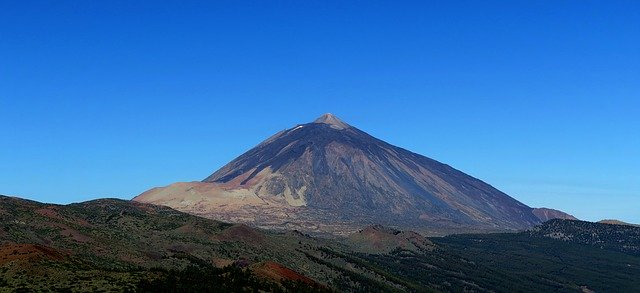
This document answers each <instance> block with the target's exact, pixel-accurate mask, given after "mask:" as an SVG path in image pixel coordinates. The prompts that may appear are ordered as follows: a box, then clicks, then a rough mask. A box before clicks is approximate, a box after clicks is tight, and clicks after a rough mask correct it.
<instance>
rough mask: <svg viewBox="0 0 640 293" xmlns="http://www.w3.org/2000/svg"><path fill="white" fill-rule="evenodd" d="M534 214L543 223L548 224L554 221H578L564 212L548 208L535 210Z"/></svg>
mask: <svg viewBox="0 0 640 293" xmlns="http://www.w3.org/2000/svg"><path fill="white" fill-rule="evenodd" d="M533 214H534V215H535V216H536V217H538V219H539V220H540V221H541V222H546V221H549V220H552V219H563V220H577V218H576V217H574V216H572V215H569V214H567V213H565V212H563V211H559V210H554V209H548V208H534V209H533Z"/></svg>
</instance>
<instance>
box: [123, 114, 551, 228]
mask: <svg viewBox="0 0 640 293" xmlns="http://www.w3.org/2000/svg"><path fill="white" fill-rule="evenodd" d="M133 200H135V201H140V202H146V203H153V204H161V205H167V206H170V207H173V208H175V209H178V210H181V211H185V212H189V213H192V214H196V215H202V216H205V217H209V218H213V219H218V220H225V221H232V222H243V223H249V224H251V225H253V226H257V227H265V228H284V229H298V230H301V231H305V232H329V233H333V234H348V233H351V232H355V231H358V230H360V229H361V228H362V227H364V226H369V225H372V224H382V225H385V226H395V227H399V228H409V229H417V230H420V231H421V232H423V233H437V232H442V231H445V232H460V231H481V230H486V231H492V230H521V229H526V228H529V227H532V226H533V225H535V224H537V223H540V222H541V220H540V219H539V218H538V217H537V216H536V215H535V214H534V213H533V209H532V208H530V207H528V206H526V205H525V204H523V203H521V202H519V201H517V200H515V199H513V198H511V197H510V196H508V195H507V194H505V193H503V192H501V191H499V190H497V189H496V188H494V187H492V186H491V185H489V184H487V183H485V182H483V181H481V180H479V179H476V178H474V177H471V176H469V175H467V174H465V173H463V172H461V171H459V170H456V169H454V168H453V167H451V166H449V165H446V164H443V163H440V162H438V161H435V160H433V159H430V158H427V157H425V156H422V155H419V154H416V153H413V152H410V151H408V150H405V149H403V148H400V147H396V146H393V145H391V144H389V143H386V142H384V141H382V140H380V139H377V138H375V137H373V136H371V135H369V134H367V133H365V132H363V131H361V130H359V129H357V128H355V127H353V126H351V125H349V124H347V123H346V122H344V121H342V120H340V119H339V118H337V117H336V116H334V115H331V114H325V115H322V116H321V117H319V118H318V119H316V120H315V121H313V122H312V123H306V124H301V125H297V126H295V127H293V128H290V129H287V130H283V131H280V132H278V133H276V134H275V135H273V136H272V137H270V138H268V139H267V140H265V141H263V142H262V143H260V144H258V145H257V146H256V147H254V148H253V149H251V150H249V151H247V152H246V153H244V154H242V155H241V156H239V157H238V158H236V159H234V160H233V161H231V162H230V163H228V164H227V165H225V166H224V167H222V168H221V169H219V170H218V171H216V172H214V173H213V174H211V175H210V176H208V177H207V178H206V179H204V181H202V182H185V183H176V184H173V185H170V186H167V187H162V188H154V189H152V190H149V191H147V192H144V193H143V194H141V195H139V196H137V197H135V198H134V199H133Z"/></svg>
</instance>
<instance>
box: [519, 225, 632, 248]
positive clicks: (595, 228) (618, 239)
mask: <svg viewBox="0 0 640 293" xmlns="http://www.w3.org/2000/svg"><path fill="white" fill-rule="evenodd" d="M530 233H531V235H535V236H541V237H548V238H553V239H558V240H562V241H566V242H572V243H579V244H586V245H591V246H594V247H598V248H602V249H608V250H614V251H620V252H624V253H629V254H633V255H637V256H640V227H636V226H631V225H612V224H603V223H592V222H585V221H575V220H560V219H555V220H550V221H547V222H545V223H543V224H542V225H540V226H537V227H535V228H533V229H532V230H531V232H530Z"/></svg>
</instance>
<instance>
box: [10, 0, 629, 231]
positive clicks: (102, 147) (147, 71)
mask: <svg viewBox="0 0 640 293" xmlns="http://www.w3.org/2000/svg"><path fill="white" fill-rule="evenodd" d="M134 2H135V3H134ZM169 2H170V1H149V2H144V1H42V2H38V1H4V2H2V4H0V137H1V141H0V142H1V143H0V194H10V195H16V196H21V197H26V198H30V199H35V200H39V201H45V202H55V203H68V202H75V201H83V200H88V199H93V198H99V197H120V198H131V197H133V196H135V195H137V194H139V193H141V192H143V191H145V190H147V189H149V188H151V187H154V186H161V185H166V184H170V183H172V182H176V181H193V180H202V179H203V178H205V177H206V176H207V175H209V174H210V173H212V172H213V171H215V170H217V169H218V168H219V167H221V166H222V165H224V164H225V163H226V162H228V161H230V160H231V159H233V158H235V157H236V156H238V155H240V154H241V153H243V152H244V151H246V150H247V149H249V148H251V147H252V146H254V145H256V144H257V143H259V142H260V141H262V140H263V139H265V138H267V137H268V136H270V135H271V134H273V133H275V132H276V131H279V130H281V129H285V128H289V127H292V126H294V125H295V124H298V123H304V122H309V121H312V120H313V119H315V118H316V117H317V116H319V115H321V114H323V113H325V112H332V113H334V114H336V115H337V116H338V117H340V118H342V119H343V120H345V121H347V122H348V123H350V124H352V125H354V126H356V127H359V128H360V129H362V130H364V131H367V132H369V133H370V134H372V135H374V136H377V137H379V138H381V139H383V140H386V141H388V142H390V143H392V144H395V145H398V146H401V147H404V148H407V149H409V150H412V151H415V152H417V153H420V154H424V155H426V156H428V157H431V158H434V159H436V160H439V161H442V162H445V163H447V164H450V165H452V166H454V167H456V168H458V169H460V170H462V171H464V172H467V173H468V174H471V175H473V176H475V177H478V178H480V179H482V180H484V181H486V182H489V183H490V184H492V185H494V186H495V187H497V188H499V189H501V190H503V191H505V192H506V193H508V194H510V195H511V196H513V197H515V198H517V199H518V200H520V201H522V202H524V203H526V204H528V205H531V206H536V207H538V206H545V207H553V208H558V209H561V210H564V211H567V212H569V213H572V214H574V215H575V216H577V217H579V218H582V219H586V220H598V219H601V218H618V219H621V220H625V221H630V222H636V223H640V2H638V1H499V2H493V1H458V2H453V1H417V2H402V1H388V2H378V1H335V2H333V1H255V2H252V1H174V2H173V3H169ZM185 2H189V3H185ZM206 2H214V3H206ZM344 2H349V3H344ZM445 2H446V3H445ZM534 2H535V3H534Z"/></svg>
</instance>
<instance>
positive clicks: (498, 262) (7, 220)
mask: <svg viewBox="0 0 640 293" xmlns="http://www.w3.org/2000/svg"><path fill="white" fill-rule="evenodd" d="M0 220H1V221H0V291H12V292H13V291H17V292H20V291H24V292H28V291H36V292H40V291H56V292H65V291H66V292H89V291H90V292H100V291H103V292H106V291H126V292H136V291H139V292H158V291H162V292H208V291H222V292H248V291H251V292H254V291H263V292H264V291H272V292H322V291H328V290H337V291H351V292H376V291H386V292H392V291H409V292H433V291H445V292H446V291H456V292H457V291H494V292H514V291H517V292H540V291H542V292H546V291H559V292H565V291H568V292H580V291H583V290H594V291H598V292H638V291H640V255H638V246H639V245H640V241H639V240H640V238H639V237H638V235H640V232H639V231H640V228H634V227H630V226H620V225H607V224H594V223H586V222H580V221H567V220H563V221H549V222H547V223H545V224H543V225H541V226H539V227H537V228H535V229H533V230H531V231H527V232H521V233H510V234H482V235H477V234H476V235H453V236H448V237H442V238H430V239H429V240H430V241H431V242H429V240H426V239H418V238H419V236H415V237H414V236H412V237H413V238H412V239H414V240H420V243H426V244H428V246H425V247H427V248H428V249H406V248H401V246H402V245H401V246H397V247H396V248H395V249H391V246H393V245H395V244H393V243H395V242H388V243H387V242H385V245H386V246H389V247H388V248H390V249H387V247H386V246H385V251H390V252H388V253H377V254H374V253H364V252H362V250H358V249H356V248H354V247H351V246H349V244H348V242H345V243H343V242H341V241H338V240H336V239H333V240H330V239H320V238H312V237H309V236H306V235H304V234H300V233H295V232H284V233H276V232H269V231H262V230H257V229H252V228H249V227H246V226H242V225H231V224H226V223H221V222H217V221H212V220H207V219H203V218H199V217H195V216H191V215H188V214H184V213H181V212H177V211H175V210H172V209H169V208H164V207H157V206H150V205H144V204H139V203H132V202H127V201H121V200H98V201H93V202H88V203H82V204H74V205H69V206H55V205H44V204H39V203H36V202H31V201H24V200H19V199H13V198H7V197H0ZM416 237H418V238H416ZM367 239H368V238H363V239H361V240H362V241H368V240H367ZM423 240H424V241H423ZM362 241H361V242H362ZM398 243H400V244H402V242H398ZM416 243H417V242H416ZM431 243H433V244H431ZM360 244H361V245H365V246H366V245H368V244H367V243H360ZM359 247H361V246H359ZM402 247H413V246H402ZM414 248H415V247H414ZM265 261H271V262H274V263H277V264H279V265H282V267H284V268H289V269H291V270H293V271H295V272H296V273H299V274H300V275H303V276H305V277H308V278H310V280H315V281H316V282H315V283H314V282H312V281H310V282H306V283H305V282H302V281H300V280H299V278H298V279H296V278H294V277H291V278H290V279H287V278H284V275H282V274H283V272H284V273H286V271H278V272H275V271H269V270H270V269H273V268H272V267H264V266H263V267H259V266H257V265H259V264H263V263H264V262H265ZM214 264H215V265H214ZM216 265H217V266H216ZM254 265H256V266H254ZM257 268H261V269H262V270H263V271H259V270H258V269H257ZM264 269H266V270H267V271H266V272H265V271H264ZM273 270H277V269H273ZM270 273H274V274H275V277H274V275H269V274H270ZM277 273H280V275H278V274H277ZM305 280H306V279H305ZM321 284H322V285H321Z"/></svg>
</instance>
